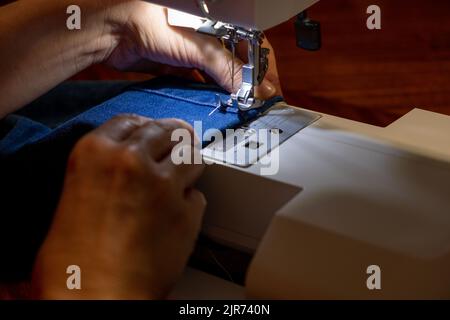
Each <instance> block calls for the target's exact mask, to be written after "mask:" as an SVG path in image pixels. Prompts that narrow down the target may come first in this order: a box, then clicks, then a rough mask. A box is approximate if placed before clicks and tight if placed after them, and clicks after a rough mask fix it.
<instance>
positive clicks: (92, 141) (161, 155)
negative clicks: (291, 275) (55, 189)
mask: <svg viewBox="0 0 450 320" xmlns="http://www.w3.org/2000/svg"><path fill="white" fill-rule="evenodd" d="M176 128H186V129H188V130H189V132H190V133H191V134H192V135H194V133H193V130H192V128H191V127H190V126H189V125H188V124H186V123H184V122H182V121H181V120H160V121H153V120H150V119H147V118H143V117H139V116H120V117H116V118H114V119H112V120H110V121H109V122H107V123H106V124H104V125H103V126H101V127H99V128H98V129H96V130H94V131H93V132H92V133H90V134H88V135H86V136H85V137H83V138H82V139H81V140H80V141H79V142H78V143H77V145H76V146H75V148H74V150H73V152H72V154H71V156H70V159H69V161H68V166H67V173H66V178H65V184H64V189H63V194H62V197H61V200H60V203H59V206H58V209H57V212H56V215H55V217H54V222H53V225H52V227H51V230H50V232H49V234H48V237H47V239H46V241H45V243H44V245H43V246H42V248H41V250H40V252H39V255H38V258H37V260H36V265H35V269H34V274H33V286H34V290H35V291H36V294H37V296H38V297H39V298H57V299H61V298H64V299H66V298H69V299H70V298H83V299H85V298H101V299H106V298H107V299H111V298H112V299H116V298H120V299H122V298H123V299H134V298H164V297H165V296H166V294H167V293H168V292H169V290H170V289H171V287H172V285H173V284H174V282H175V281H176V280H177V278H178V277H179V276H180V274H181V273H182V271H183V269H184V267H185V265H186V263H187V260H188V257H189V255H190V254H191V251H192V250H193V246H194V242H195V239H196V237H197V234H198V232H199V230H200V224H201V219H202V214H203V211H204V208H205V199H204V197H203V195H202V194H201V193H200V192H199V191H197V190H196V189H194V188H193V184H194V182H195V181H196V179H197V178H198V177H199V176H200V174H201V173H202V170H203V167H202V166H201V165H174V164H173V163H172V161H171V156H170V153H171V150H172V148H173V147H174V145H175V143H176V142H171V133H172V131H173V130H174V129H176ZM192 149H193V150H194V149H195V148H192ZM193 152H194V151H193ZM69 265H78V266H79V267H80V268H81V290H68V289H67V287H66V279H67V277H68V276H69V275H67V274H66V268H67V266H69Z"/></svg>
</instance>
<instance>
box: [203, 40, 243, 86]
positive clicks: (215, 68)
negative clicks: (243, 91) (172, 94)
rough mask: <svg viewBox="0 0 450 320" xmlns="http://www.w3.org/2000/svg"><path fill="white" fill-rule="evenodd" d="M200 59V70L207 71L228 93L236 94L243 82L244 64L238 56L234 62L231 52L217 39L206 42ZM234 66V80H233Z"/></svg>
mask: <svg viewBox="0 0 450 320" xmlns="http://www.w3.org/2000/svg"><path fill="white" fill-rule="evenodd" d="M202 49H203V50H201V51H200V56H199V58H198V60H199V61H198V64H197V65H196V66H197V68H198V69H200V70H202V71H205V72H206V73H207V74H208V75H209V76H210V77H211V78H213V79H214V81H215V82H216V83H217V84H218V85H220V86H221V87H222V88H224V89H225V90H227V91H228V92H236V91H237V90H238V88H239V85H240V83H241V82H242V66H243V65H244V63H243V62H242V60H241V59H239V58H238V57H237V56H236V57H235V59H234V60H233V56H232V54H231V52H230V51H229V50H228V49H226V48H224V47H223V46H222V44H221V43H220V42H219V41H216V39H209V40H208V41H205V43H204V45H203V48H202ZM233 65H234V80H233V76H232V74H233Z"/></svg>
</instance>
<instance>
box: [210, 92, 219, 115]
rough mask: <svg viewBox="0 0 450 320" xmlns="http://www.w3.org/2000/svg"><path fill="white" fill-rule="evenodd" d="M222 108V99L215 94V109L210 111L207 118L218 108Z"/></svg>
mask: <svg viewBox="0 0 450 320" xmlns="http://www.w3.org/2000/svg"><path fill="white" fill-rule="evenodd" d="M221 107H222V99H220V96H219V95H218V94H216V107H215V108H214V110H213V111H211V112H210V113H209V114H208V117H210V116H211V115H212V114H213V113H214V112H216V111H217V110H219V108H221Z"/></svg>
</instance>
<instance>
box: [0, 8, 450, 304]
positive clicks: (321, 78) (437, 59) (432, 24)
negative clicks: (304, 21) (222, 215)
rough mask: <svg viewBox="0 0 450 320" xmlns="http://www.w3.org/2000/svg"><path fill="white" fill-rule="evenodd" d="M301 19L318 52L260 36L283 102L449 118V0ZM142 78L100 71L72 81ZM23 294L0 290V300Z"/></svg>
mask: <svg viewBox="0 0 450 320" xmlns="http://www.w3.org/2000/svg"><path fill="white" fill-rule="evenodd" d="M7 2H11V1H2V0H0V5H2V4H5V3H7ZM74 2H76V1H74ZM371 4H377V5H379V6H380V7H381V9H382V30H380V31H370V30H368V29H367V28H366V19H367V14H366V9H367V7H368V6H369V5H371ZM309 14H310V16H311V18H313V19H315V20H319V21H320V22H321V23H322V31H323V32H322V36H323V48H322V50H321V51H318V52H306V51H303V50H301V49H298V48H297V47H296V46H295V35H294V27H293V20H292V21H289V22H286V23H284V24H282V25H279V26H277V27H275V28H273V29H271V30H269V31H268V32H266V34H267V36H268V38H269V39H270V41H271V42H272V45H273V46H274V48H275V51H276V54H277V57H278V68H279V72H280V77H281V82H282V86H283V90H284V93H285V97H286V99H287V101H288V102H289V103H290V104H293V105H296V106H301V107H306V108H309V109H312V110H316V111H320V112H325V113H328V114H333V115H337V116H340V117H344V118H349V119H354V120H358V121H362V122H366V123H371V124H375V125H380V126H385V125H388V124H389V123H391V122H392V121H394V120H395V119H397V118H399V117H400V116H402V115H404V114H405V113H407V112H408V111H409V110H411V109H412V108H414V107H418V108H422V109H426V110H431V111H435V112H440V113H444V114H447V115H450V19H449V17H450V1H449V0H433V1H423V0H322V1H320V2H319V3H318V4H316V5H314V6H313V7H312V8H311V10H310V11H309ZM18 36H20V35H18ZM145 78H148V75H137V74H130V73H128V74H124V73H118V72H116V71H112V70H109V69H107V68H105V67H101V66H95V67H92V68H89V69H88V70H86V71H84V72H82V73H80V74H79V75H77V76H75V77H74V79H145ZM24 292H27V285H26V284H23V285H19V286H17V287H14V288H9V290H5V288H2V286H1V285H0V298H11V297H17V296H19V297H23V296H24Z"/></svg>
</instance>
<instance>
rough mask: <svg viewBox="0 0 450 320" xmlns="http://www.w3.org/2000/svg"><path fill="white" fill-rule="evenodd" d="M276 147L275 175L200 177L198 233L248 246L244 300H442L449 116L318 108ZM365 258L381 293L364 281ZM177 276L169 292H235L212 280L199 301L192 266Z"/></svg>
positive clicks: (449, 246)
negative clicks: (393, 117)
mask: <svg viewBox="0 0 450 320" xmlns="http://www.w3.org/2000/svg"><path fill="white" fill-rule="evenodd" d="M305 112H308V113H309V111H306V110H305ZM278 151H279V156H280V165H279V171H278V173H277V174H275V175H274V176H270V177H261V176H260V164H258V163H257V164H254V165H251V166H250V167H248V168H242V167H237V166H230V165H224V164H214V165H212V166H209V167H208V168H207V170H206V174H205V176H204V177H203V179H202V181H201V184H200V185H201V188H202V191H204V192H205V194H206V195H207V199H208V201H209V204H208V208H207V212H206V216H205V225H204V228H203V232H204V233H205V234H206V235H208V236H209V237H211V238H213V239H215V240H216V241H218V242H221V243H225V244H227V245H229V246H232V247H236V248H240V249H242V250H247V251H250V252H255V255H254V257H253V260H252V263H251V265H250V268H249V270H248V272H247V281H246V287H247V288H246V296H248V297H252V298H255V297H256V298H289V299H290V298H326V299H328V298H332V299H333V298H357V299H360V298H449V297H450V290H449V288H450V271H449V270H450V117H448V116H444V115H439V114H436V113H432V112H428V111H423V110H420V109H414V110H413V111H411V112H410V113H408V114H407V115H405V116H404V117H403V118H401V119H399V120H398V121H396V122H394V123H393V124H391V125H390V126H388V127H386V128H380V127H375V126H371V125H366V124H362V123H358V122H354V121H351V120H346V119H341V118H337V117H334V116H328V115H324V114H323V115H321V118H320V119H319V120H316V121H315V122H313V123H312V124H310V125H309V126H308V127H306V128H304V129H302V130H301V131H299V132H298V133H296V134H295V135H293V136H292V137H291V138H289V139H288V140H287V141H285V142H284V143H283V144H281V146H279V150H278ZM261 160H263V159H261ZM370 265H378V266H379V267H380V268H381V279H382V280H381V283H382V289H381V290H369V289H368V288H367V286H366V280H367V278H368V277H369V275H368V274H367V273H366V270H367V267H368V266H370ZM186 277H187V278H185V279H184V280H183V281H182V282H181V284H180V286H179V287H178V289H177V290H175V292H174V296H178V297H180V296H181V297H197V298H201V297H209V298H211V297H214V295H213V296H211V292H216V293H217V296H216V297H217V298H222V297H223V298H230V297H235V298H239V297H244V288H242V287H237V286H235V285H231V284H230V283H226V282H225V281H217V279H216V280H214V281H212V283H214V284H215V285H214V286H215V290H214V289H213V288H210V287H209V286H207V285H205V283H202V284H201V285H200V286H203V288H204V290H207V292H208V294H207V295H205V296H203V293H206V291H202V290H200V291H197V289H196V285H195V284H193V282H190V281H189V277H191V278H192V277H194V278H195V279H197V277H198V279H202V275H201V272H198V271H193V270H189V271H188V273H187V275H186ZM206 279H211V276H210V275H208V276H206ZM184 281H187V282H184ZM199 281H200V280H199ZM209 281H210V280H207V282H208V283H209ZM216 281H217V282H216ZM187 283H189V286H188V287H187V286H186V285H187ZM195 283H198V282H195ZM219 283H220V285H219ZM197 285H198V284H197ZM205 286H206V287H205ZM221 286H222V287H221ZM206 288H208V289H206ZM221 288H222V289H221ZM177 292H178V293H177ZM180 292H182V293H181V294H180ZM202 292H203V293H202Z"/></svg>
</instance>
